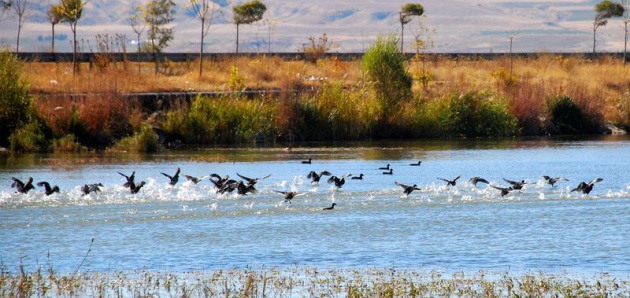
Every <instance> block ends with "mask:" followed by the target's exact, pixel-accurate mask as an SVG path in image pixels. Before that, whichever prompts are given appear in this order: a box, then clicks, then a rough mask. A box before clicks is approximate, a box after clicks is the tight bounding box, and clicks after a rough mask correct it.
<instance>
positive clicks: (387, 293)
mask: <svg viewBox="0 0 630 298" xmlns="http://www.w3.org/2000/svg"><path fill="white" fill-rule="evenodd" d="M629 292H630V282H629V281H628V280H627V279H620V278H618V277H613V276H610V275H606V274H601V275H598V276H595V277H591V278H585V277H579V276H575V277H572V276H570V275H568V274H547V273H541V272H539V273H534V272H531V273H522V274H510V273H507V272H506V273H492V272H486V271H479V272H477V273H465V272H456V273H452V274H445V273H442V272H439V271H437V270H426V271H422V270H420V271H417V270H410V269H395V268H391V269H375V268H366V269H328V270H324V269H320V268H317V267H297V266H296V267H291V268H284V269H280V268H274V267H272V268H264V267H263V268H261V269H231V270H216V271H213V272H187V273H172V272H153V271H132V272H122V271H121V272H112V273H89V272H88V273H78V274H77V272H75V273H73V274H71V275H63V274H59V273H57V272H55V271H54V270H53V269H52V268H50V269H48V270H43V269H39V270H37V271H35V272H26V271H25V270H24V268H20V272H19V273H8V272H3V273H2V274H0V296H2V297H33V296H41V297H48V296H89V297H109V296H117V297H120V296H122V297H126V296H133V297H138V296H139V297H294V296H310V297H454V296H457V297H627V295H628V293H629Z"/></svg>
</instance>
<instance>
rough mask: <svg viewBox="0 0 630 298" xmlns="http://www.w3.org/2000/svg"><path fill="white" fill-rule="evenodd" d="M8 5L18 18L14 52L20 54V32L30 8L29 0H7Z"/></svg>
mask: <svg viewBox="0 0 630 298" xmlns="http://www.w3.org/2000/svg"><path fill="white" fill-rule="evenodd" d="M8 2H9V5H10V7H11V8H13V12H15V15H16V16H17V18H18V31H17V43H16V45H15V52H16V53H19V52H20V33H21V32H22V26H24V21H25V20H26V18H25V16H26V12H27V11H28V8H29V6H30V4H31V3H30V0H9V1H8Z"/></svg>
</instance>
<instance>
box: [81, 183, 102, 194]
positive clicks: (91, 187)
mask: <svg viewBox="0 0 630 298" xmlns="http://www.w3.org/2000/svg"><path fill="white" fill-rule="evenodd" d="M101 187H103V184H102V183H94V184H85V185H83V186H82V187H81V191H82V192H83V195H87V194H89V193H91V192H100V191H101Z"/></svg>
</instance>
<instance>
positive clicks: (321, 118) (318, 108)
mask: <svg viewBox="0 0 630 298" xmlns="http://www.w3.org/2000/svg"><path fill="white" fill-rule="evenodd" d="M362 95H363V94H361V93H360V92H346V91H344V90H343V88H342V86H340V85H335V84H327V85H324V86H322V88H321V89H320V90H318V91H317V92H316V93H315V94H313V95H312V96H310V95H308V96H307V95H305V97H304V98H302V99H301V100H300V101H299V103H298V104H299V116H298V117H299V118H300V120H298V122H297V123H295V124H296V125H297V128H298V129H299V133H300V135H301V136H302V138H303V139H304V140H308V141H324V140H357V139H363V138H369V137H371V134H372V129H373V128H374V127H375V126H376V120H377V119H378V114H379V107H378V104H376V103H375V102H374V101H370V100H369V99H367V98H364V97H363V96H362ZM309 96H310V97H309Z"/></svg>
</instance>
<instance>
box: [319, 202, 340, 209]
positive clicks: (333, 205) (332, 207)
mask: <svg viewBox="0 0 630 298" xmlns="http://www.w3.org/2000/svg"><path fill="white" fill-rule="evenodd" d="M335 206H337V203H332V205H330V207H326V208H324V209H322V210H333V209H335Z"/></svg>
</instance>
